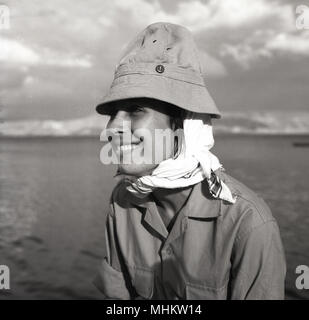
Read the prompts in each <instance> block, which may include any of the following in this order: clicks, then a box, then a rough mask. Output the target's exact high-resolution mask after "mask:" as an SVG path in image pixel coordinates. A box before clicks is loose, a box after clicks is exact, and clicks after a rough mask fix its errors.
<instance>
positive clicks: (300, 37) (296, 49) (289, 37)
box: [265, 32, 309, 56]
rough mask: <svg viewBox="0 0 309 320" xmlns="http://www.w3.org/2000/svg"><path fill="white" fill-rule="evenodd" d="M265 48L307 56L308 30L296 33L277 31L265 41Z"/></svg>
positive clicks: (308, 48)
mask: <svg viewBox="0 0 309 320" xmlns="http://www.w3.org/2000/svg"><path fill="white" fill-rule="evenodd" d="M265 48H266V49H267V50H271V51H276V52H278V51H279V52H284V53H285V52H286V53H293V54H301V55H307V56H309V32H303V33H300V34H297V35H296V34H287V33H279V34H278V35H276V36H275V37H274V38H273V39H270V40H269V41H268V42H267V43H266V46H265Z"/></svg>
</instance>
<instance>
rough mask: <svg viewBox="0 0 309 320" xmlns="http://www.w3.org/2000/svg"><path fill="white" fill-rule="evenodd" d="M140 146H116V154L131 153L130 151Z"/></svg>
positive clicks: (136, 144)
mask: <svg viewBox="0 0 309 320" xmlns="http://www.w3.org/2000/svg"><path fill="white" fill-rule="evenodd" d="M140 144H141V142H139V143H132V144H124V145H121V146H117V147H116V151H117V152H129V151H132V150H134V149H136V148H138V147H139V146H140Z"/></svg>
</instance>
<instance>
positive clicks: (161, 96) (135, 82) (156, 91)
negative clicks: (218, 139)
mask: <svg viewBox="0 0 309 320" xmlns="http://www.w3.org/2000/svg"><path fill="white" fill-rule="evenodd" d="M134 98H150V99H156V100H160V101H164V102H168V103H170V104H173V105H175V106H177V107H179V108H182V109H185V110H187V111H192V112H196V113H207V114H210V115H211V116H212V117H214V118H221V114H220V112H219V110H218V108H217V107H216V104H215V102H214V100H213V99H212V97H211V96H210V94H209V92H208V90H207V88H206V87H205V86H202V85H198V84H195V83H190V82H186V81H181V80H177V79H170V78H167V77H162V76H156V75H141V74H129V75H124V76H121V77H119V78H117V79H115V80H114V82H113V84H112V86H111V88H110V90H109V92H108V93H107V95H106V96H105V97H104V98H103V101H102V102H101V103H100V104H99V105H98V106H97V107H96V111H97V112H98V113H100V114H109V113H110V108H111V103H112V102H115V101H120V100H126V99H134Z"/></svg>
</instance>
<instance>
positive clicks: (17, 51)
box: [0, 38, 40, 65]
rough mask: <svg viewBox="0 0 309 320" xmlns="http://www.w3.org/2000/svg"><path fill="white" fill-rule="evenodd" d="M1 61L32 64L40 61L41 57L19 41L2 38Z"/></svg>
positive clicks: (0, 47)
mask: <svg viewBox="0 0 309 320" xmlns="http://www.w3.org/2000/svg"><path fill="white" fill-rule="evenodd" d="M0 61H1V62H9V63H20V64H30V65H32V64H37V63H39V61H40V57H39V55H38V54H36V53H35V52H34V51H33V50H31V49H30V48H28V47H26V46H24V45H23V44H21V43H19V42H17V41H14V40H9V39H5V38H0Z"/></svg>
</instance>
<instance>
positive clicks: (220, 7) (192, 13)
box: [114, 0, 294, 31]
mask: <svg viewBox="0 0 309 320" xmlns="http://www.w3.org/2000/svg"><path fill="white" fill-rule="evenodd" d="M114 4H115V10H116V11H117V10H119V9H125V10H130V11H131V14H132V16H133V17H134V22H135V23H138V24H141V25H147V24H150V23H153V22H158V21H167V22H172V23H178V24H182V25H184V26H186V27H188V28H190V29H191V30H192V31H199V30H202V29H215V28H218V27H241V26H245V25H248V24H252V23H254V22H257V21H260V20H263V19H266V18H272V19H273V20H274V22H276V21H281V22H282V25H285V27H286V28H287V29H291V28H293V27H294V15H293V7H292V6H291V5H288V4H282V3H279V2H274V1H266V0H251V1H248V0H210V1H208V2H207V3H202V2H200V1H198V0H195V1H188V2H181V3H179V5H178V7H177V10H176V11H175V12H174V13H172V14H171V13H166V12H165V11H164V10H163V9H162V7H161V6H160V4H159V2H158V1H153V2H151V3H149V2H145V1H143V0H131V1H126V0H115V1H114Z"/></svg>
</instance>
